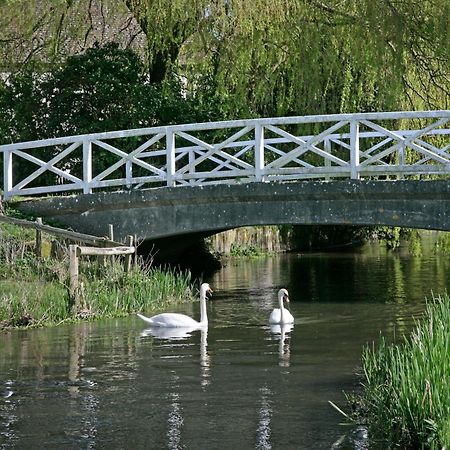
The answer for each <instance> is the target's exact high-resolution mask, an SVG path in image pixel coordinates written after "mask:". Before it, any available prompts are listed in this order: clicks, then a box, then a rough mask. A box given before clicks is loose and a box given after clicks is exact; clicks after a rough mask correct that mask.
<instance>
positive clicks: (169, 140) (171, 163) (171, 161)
mask: <svg viewBox="0 0 450 450" xmlns="http://www.w3.org/2000/svg"><path fill="white" fill-rule="evenodd" d="M166 151H167V154H166V157H167V186H175V134H174V133H173V131H167V134H166Z"/></svg>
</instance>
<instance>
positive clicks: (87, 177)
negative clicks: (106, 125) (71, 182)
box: [83, 140, 92, 194]
mask: <svg viewBox="0 0 450 450" xmlns="http://www.w3.org/2000/svg"><path fill="white" fill-rule="evenodd" d="M91 181H92V142H91V141H88V140H85V141H83V194H90V193H91V192H92V189H91V186H90V184H91Z"/></svg>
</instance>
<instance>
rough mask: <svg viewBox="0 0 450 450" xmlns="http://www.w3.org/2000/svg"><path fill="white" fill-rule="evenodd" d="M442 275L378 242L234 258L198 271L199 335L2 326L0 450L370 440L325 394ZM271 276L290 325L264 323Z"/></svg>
mask: <svg viewBox="0 0 450 450" xmlns="http://www.w3.org/2000/svg"><path fill="white" fill-rule="evenodd" d="M449 273H450V263H449V260H448V258H446V257H443V256H442V257H437V256H435V255H433V254H432V253H430V254H429V256H421V257H412V256H401V255H386V254H385V253H384V252H383V251H382V250H380V249H379V248H376V247H371V248H369V249H366V250H365V251H364V252H356V253H345V254H333V255H330V254H328V255H326V254H316V255H281V256H276V257H270V258H263V259H257V260H252V261H237V262H230V263H229V264H228V265H227V267H225V268H224V269H222V270H221V271H220V272H218V273H216V274H215V276H213V277H212V278H211V279H210V280H208V281H210V283H211V285H212V287H213V289H214V290H215V293H214V295H213V298H212V300H211V301H210V302H209V304H208V315H209V329H208V331H207V333H206V332H200V331H194V332H191V333H188V334H186V335H182V334H181V335H180V336H172V337H167V336H155V335H153V334H152V332H151V330H148V329H146V327H145V324H144V323H143V322H142V321H140V320H139V319H137V318H134V317H130V318H126V319H120V320H105V321H100V322H95V323H82V324H78V325H70V326H60V327H55V328H50V329H39V330H30V331H14V332H12V333H9V334H3V335H0V448H2V449H12V448H14V449H15V448H17V449H28V448H30V449H40V448H42V449H63V448H64V449H66V448H68V449H89V448H93V449H97V448H98V449H100V448H108V449H113V448H114V449H116V448H117V449H120V448H133V449H134V448H143V449H144V448H145V449H146V448H148V449H232V448H234V449H236V450H239V449H272V448H273V449H366V448H375V446H374V445H372V446H370V445H369V442H368V440H367V439H366V438H365V432H364V430H357V429H353V428H349V427H343V426H342V425H339V422H340V421H341V417H340V415H339V414H338V413H337V412H336V411H335V410H334V409H333V408H332V407H331V406H330V405H329V403H328V401H329V400H331V401H333V402H335V403H337V404H338V405H340V406H342V407H345V399H344V395H343V393H342V392H343V391H346V392H351V391H352V390H354V389H355V388H357V384H358V380H357V377H356V375H355V372H357V370H358V365H359V361H360V356H361V349H362V346H363V345H364V344H365V343H366V342H370V341H372V340H376V339H377V338H378V335H379V333H380V332H382V333H383V334H385V335H386V336H388V337H389V338H390V339H393V338H395V337H398V336H401V335H402V334H404V333H405V332H407V331H409V330H410V329H411V326H412V324H413V316H419V315H420V313H421V312H422V311H423V308H424V298H425V297H426V296H428V297H429V296H430V293H431V290H433V291H434V292H436V293H439V292H444V291H445V290H447V291H450V276H449ZM280 287H286V288H287V289H289V291H290V297H291V312H292V313H293V315H294V316H295V317H296V323H295V325H294V327H293V328H292V329H284V330H280V329H271V328H270V327H269V326H268V323H267V317H268V315H269V313H270V310H271V309H272V308H273V306H274V304H275V299H276V292H277V290H278V289H279V288H280ZM198 309H199V305H198V303H195V304H194V305H180V306H178V307H176V308H171V310H177V311H180V312H184V313H187V314H190V315H193V316H195V317H197V318H198V316H199V311H198Z"/></svg>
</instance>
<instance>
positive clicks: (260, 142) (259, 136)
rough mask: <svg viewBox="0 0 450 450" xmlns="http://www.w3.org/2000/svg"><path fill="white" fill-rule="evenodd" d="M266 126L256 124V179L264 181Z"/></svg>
mask: <svg viewBox="0 0 450 450" xmlns="http://www.w3.org/2000/svg"><path fill="white" fill-rule="evenodd" d="M263 170H264V128H263V126H262V125H261V124H259V123H258V124H256V125H255V179H256V181H264V176H263Z"/></svg>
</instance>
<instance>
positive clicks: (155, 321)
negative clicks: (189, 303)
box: [138, 283, 212, 329]
mask: <svg viewBox="0 0 450 450" xmlns="http://www.w3.org/2000/svg"><path fill="white" fill-rule="evenodd" d="M207 292H209V293H212V289H211V288H210V287H209V284H208V283H203V284H202V285H201V286H200V322H197V321H196V320H194V319H192V318H191V317H189V316H186V315H184V314H179V313H163V314H157V315H156V316H153V317H145V316H143V315H142V314H138V317H140V318H141V319H142V320H144V321H145V322H147V323H149V324H150V325H151V326H153V327H167V328H175V327H176V328H191V329H198V328H202V327H206V326H208V317H207V315H206V293H207Z"/></svg>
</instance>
